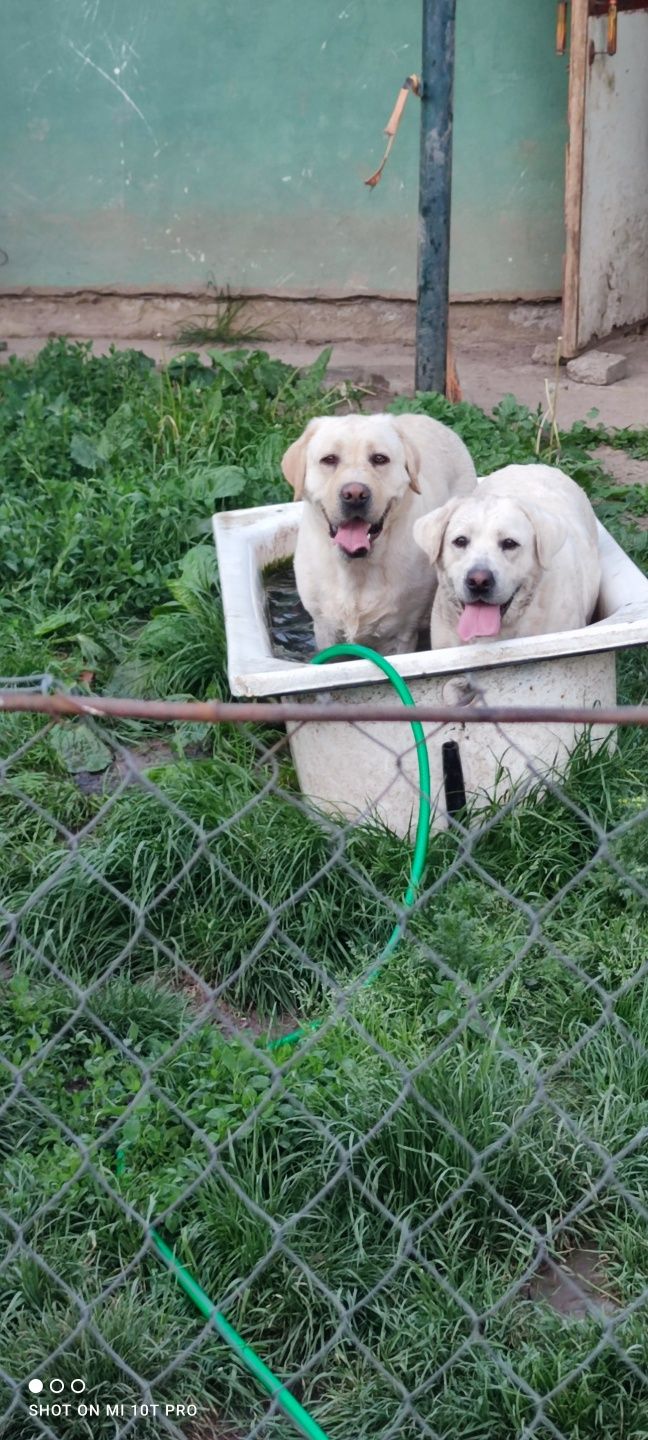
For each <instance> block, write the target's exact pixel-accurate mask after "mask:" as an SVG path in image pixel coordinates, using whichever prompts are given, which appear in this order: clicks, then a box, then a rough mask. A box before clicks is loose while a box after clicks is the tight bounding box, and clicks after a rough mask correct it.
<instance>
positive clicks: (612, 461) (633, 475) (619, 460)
mask: <svg viewBox="0 0 648 1440" xmlns="http://www.w3.org/2000/svg"><path fill="white" fill-rule="evenodd" d="M592 458H593V459H594V460H598V462H599V465H602V466H603V469H604V470H605V473H606V475H609V476H610V477H611V479H612V480H615V481H616V483H617V485H648V460H633V458H632V456H631V455H628V454H627V452H626V451H625V450H615V449H614V447H613V446H612V445H597V447H596V449H595V450H592Z"/></svg>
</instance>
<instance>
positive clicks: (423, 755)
mask: <svg viewBox="0 0 648 1440" xmlns="http://www.w3.org/2000/svg"><path fill="white" fill-rule="evenodd" d="M345 656H349V657H352V658H353V659H354V660H370V661H371V663H372V665H377V666H378V669H379V670H382V672H383V675H386V677H387V679H388V680H389V682H390V684H391V685H393V687H394V690H395V691H396V694H397V695H398V698H399V700H402V702H403V704H404V705H414V704H415V701H414V696H413V695H412V692H411V690H410V689H409V688H408V686H407V685H406V684H405V681H404V680H403V677H402V675H399V673H398V671H397V670H395V669H394V667H393V665H391V664H390V662H389V660H385V657H384V655H378V653H377V651H375V650H370V649H369V646H368V645H331V646H330V647H329V648H328V649H327V650H320V652H319V654H318V655H315V656H314V658H313V660H312V661H311V664H312V665H324V664H325V663H326V661H327V660H340V659H343V658H344V657H345ZM410 726H411V730H412V734H413V736H414V739H415V741H416V755H417V759H418V771H419V812H418V823H417V826H416V839H415V841H414V854H413V856H412V864H411V868H410V876H409V883H408V886H407V890H406V891H405V896H404V899H403V904H404V905H413V904H414V901H415V899H416V895H417V891H418V887H419V884H420V881H421V876H422V875H423V871H424V870H425V861H426V859H427V849H428V840H429V836H430V814H431V809H430V761H429V759H428V753H427V745H426V743H425V735H424V733H423V726H422V725H421V722H420V720H411V721H410ZM401 935H402V928H401V924H400V921H399V922H398V923H397V924H396V925H395V926H394V928H393V930H392V933H391V935H390V937H389V939H388V941H387V944H386V945H385V947H384V949H383V950H381V952H380V955H379V956H378V960H377V961H376V968H375V969H374V970H372V971H371V974H370V975H369V976H368V977H367V979H366V981H365V984H366V985H371V984H372V982H373V981H374V980H375V978H376V975H377V974H378V971H379V969H380V966H381V965H382V962H383V960H386V958H387V956H388V955H391V953H392V951H393V950H395V949H396V946H397V945H398V942H399V940H400V939H401ZM322 1023H323V1022H322V1021H321V1020H312V1021H311V1023H310V1025H305V1026H304V1027H303V1028H302V1029H300V1030H291V1032H290V1034H289V1035H281V1036H279V1038H278V1039H276V1040H269V1041H268V1044H267V1047H266V1048H267V1049H268V1050H278V1049H279V1048H280V1047H281V1046H282V1045H294V1044H296V1043H297V1041H298V1040H303V1038H304V1036H305V1035H309V1034H311V1033H312V1031H313V1030H319V1027H320V1025H321V1024H322Z"/></svg>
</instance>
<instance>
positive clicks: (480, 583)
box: [466, 565, 495, 600]
mask: <svg viewBox="0 0 648 1440" xmlns="http://www.w3.org/2000/svg"><path fill="white" fill-rule="evenodd" d="M494 584H495V576H494V575H493V572H492V570H482V569H480V568H479V566H477V565H474V566H473V568H472V570H469V571H468V574H467V575H466V588H467V589H468V590H469V591H470V594H471V595H474V597H475V599H476V600H477V599H480V598H482V597H483V596H484V595H488V594H489V592H490V591H491V590H492V589H493V586H494Z"/></svg>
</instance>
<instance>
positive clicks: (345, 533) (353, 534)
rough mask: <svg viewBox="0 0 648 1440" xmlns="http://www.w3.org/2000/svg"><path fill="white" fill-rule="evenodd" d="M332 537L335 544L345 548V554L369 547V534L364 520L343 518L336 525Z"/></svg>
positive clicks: (351, 553) (353, 553) (352, 553)
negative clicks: (336, 527) (334, 533)
mask: <svg viewBox="0 0 648 1440" xmlns="http://www.w3.org/2000/svg"><path fill="white" fill-rule="evenodd" d="M333 538H334V540H335V544H336V545H339V546H341V548H342V550H346V552H347V555H355V553H356V551H357V550H370V549H371V536H370V534H369V526H368V524H367V521H366V520H360V519H357V520H345V521H344V523H343V524H342V525H339V526H338V529H337V533H336V535H335V536H334V537H333Z"/></svg>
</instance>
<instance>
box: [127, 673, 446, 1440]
mask: <svg viewBox="0 0 648 1440" xmlns="http://www.w3.org/2000/svg"><path fill="white" fill-rule="evenodd" d="M344 656H353V657H354V658H355V659H358V660H371V661H372V663H373V664H374V665H377V666H378V668H379V669H380V670H382V672H383V675H386V677H387V679H388V680H389V681H390V683H391V684H392V685H393V687H394V689H395V691H396V693H397V694H398V696H399V697H400V699H401V700H402V701H403V704H404V705H413V704H414V698H413V696H412V693H411V691H410V690H409V689H408V687H407V685H406V684H405V681H404V680H403V678H402V676H401V675H399V674H398V671H397V670H395V669H394V667H393V665H390V663H389V661H388V660H385V658H384V656H382V655H378V654H376V652H375V651H374V650H370V649H369V648H368V646H367V645H332V646H331V647H330V648H329V649H327V650H321V651H320V653H319V655H316V656H315V658H314V660H313V662H312V663H313V664H314V665H321V664H323V663H324V662H325V661H327V660H339V659H342V658H343V657H344ZM410 725H411V728H412V734H413V736H414V739H415V741H416V753H417V758H418V769H419V813H418V823H417V827H416V840H415V844H414V853H413V856H412V864H411V868H410V877H409V883H408V886H407V890H406V892H405V898H404V902H403V903H404V904H405V905H407V906H409V905H413V903H414V901H415V899H416V895H417V891H418V886H419V883H420V880H421V877H422V875H423V871H424V869H425V861H426V856H427V848H428V838H429V833H430V813H431V812H430V763H429V760H428V753H427V746H426V743H425V735H424V733H423V726H422V725H421V723H420V721H419V720H412V721H410ZM401 933H402V927H401V923H400V921H399V922H398V923H397V924H396V925H395V926H394V929H393V930H392V933H391V935H390V937H389V939H388V941H387V944H386V945H385V947H384V949H383V950H382V951H381V953H380V956H379V958H378V961H377V962H376V968H375V969H374V970H373V971H372V972H371V974H370V975H369V976H368V977H367V980H366V981H365V984H368V985H369V984H371V983H372V981H373V980H374V979H375V977H376V975H377V973H378V970H379V968H380V965H381V964H382V961H383V960H385V959H386V957H387V956H388V955H391V953H392V951H393V950H395V948H396V946H397V945H398V942H399V940H400V938H401ZM322 1023H323V1022H322V1021H321V1020H314V1021H312V1023H311V1024H310V1025H307V1026H305V1027H304V1028H303V1029H300V1030H293V1031H292V1033H291V1034H290V1035H283V1036H281V1037H280V1038H279V1039H277V1040H271V1041H269V1043H268V1046H267V1048H268V1049H269V1050H277V1049H279V1047H280V1046H283V1045H291V1044H295V1043H296V1042H297V1041H298V1040H301V1039H303V1037H304V1036H305V1035H308V1034H310V1033H311V1032H312V1031H313V1030H316V1029H318V1028H319V1026H320V1025H321V1024H322ZM118 1157H119V1152H118ZM149 1233H150V1236H151V1240H152V1241H153V1244H154V1245H155V1247H156V1249H157V1251H158V1254H159V1255H161V1257H162V1259H163V1260H165V1261H166V1263H167V1265H169V1266H170V1268H171V1270H172V1272H173V1274H174V1275H175V1278H176V1280H177V1282H178V1284H179V1285H180V1287H181V1288H182V1289H183V1290H184V1291H185V1294H187V1295H188V1296H189V1298H190V1300H192V1301H193V1303H194V1305H195V1306H196V1307H197V1309H198V1310H200V1312H201V1314H202V1315H204V1316H205V1317H206V1318H207V1319H208V1320H211V1322H212V1324H213V1326H214V1329H215V1330H217V1332H218V1334H219V1335H220V1336H221V1338H222V1339H223V1340H224V1341H225V1343H226V1344H227V1345H229V1347H230V1349H231V1350H233V1352H234V1354H235V1355H236V1356H237V1358H238V1359H239V1360H240V1361H241V1364H242V1365H244V1366H245V1368H246V1370H249V1372H250V1374H251V1375H253V1376H254V1378H255V1380H258V1381H259V1384H260V1385H262V1386H263V1388H264V1389H265V1390H267V1391H268V1394H269V1395H271V1396H272V1398H273V1400H274V1401H275V1403H276V1404H277V1406H278V1407H279V1408H280V1409H281V1410H283V1411H284V1414H286V1415H288V1416H289V1417H290V1419H291V1420H293V1421H294V1423H295V1425H296V1427H297V1429H298V1430H299V1431H300V1432H301V1434H302V1435H305V1436H306V1437H307V1440H328V1436H327V1435H326V1434H325V1432H324V1430H322V1429H321V1427H320V1426H319V1425H318V1424H317V1422H316V1421H315V1420H313V1418H312V1416H311V1415H309V1414H308V1411H307V1410H304V1407H303V1405H300V1404H299V1401H298V1400H296V1399H295V1397H294V1395H291V1393H290V1391H289V1390H287V1389H286V1386H285V1385H282V1383H281V1381H280V1380H278V1379H277V1377H276V1375H273V1373H272V1371H271V1370H269V1369H268V1367H267V1365H264V1363H263V1361H262V1360H260V1359H259V1356H258V1355H257V1354H256V1353H255V1351H254V1350H252V1349H251V1348H250V1346H249V1345H246V1343H245V1341H244V1340H243V1339H242V1337H241V1336H240V1335H239V1334H238V1332H237V1331H236V1330H235V1329H234V1328H233V1326H232V1325H230V1324H229V1321H227V1320H226V1319H225V1316H224V1315H221V1313H220V1311H219V1310H217V1309H216V1306H215V1305H214V1304H212V1301H211V1300H210V1299H209V1296H208V1295H206V1294H205V1291H204V1290H202V1289H201V1287H200V1285H199V1284H198V1283H197V1281H196V1280H194V1278H193V1276H192V1275H190V1273H189V1271H188V1270H186V1269H185V1267H184V1265H182V1264H181V1263H180V1261H179V1260H178V1259H176V1256H175V1255H174V1253H173V1251H172V1250H170V1249H169V1246H168V1245H166V1244H165V1242H164V1240H162V1238H161V1236H159V1235H158V1234H157V1232H156V1231H155V1230H151V1231H150V1232H149Z"/></svg>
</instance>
